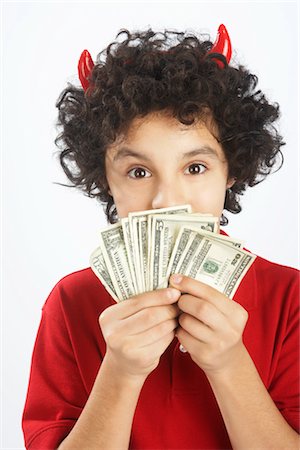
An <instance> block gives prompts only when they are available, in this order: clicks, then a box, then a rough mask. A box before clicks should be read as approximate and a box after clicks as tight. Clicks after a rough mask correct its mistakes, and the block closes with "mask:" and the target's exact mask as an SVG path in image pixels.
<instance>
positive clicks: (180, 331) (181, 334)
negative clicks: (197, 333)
mask: <svg viewBox="0 0 300 450" xmlns="http://www.w3.org/2000/svg"><path fill="white" fill-rule="evenodd" d="M176 337H177V339H178V341H179V342H180V344H181V345H182V347H183V348H184V349H185V351H187V352H189V353H194V351H195V349H198V351H199V345H200V346H201V345H204V346H206V345H207V344H206V343H203V342H202V341H199V339H196V338H195V337H194V336H192V335H191V334H190V333H188V332H187V331H186V330H185V329H184V328H181V327H179V328H177V330H176Z"/></svg>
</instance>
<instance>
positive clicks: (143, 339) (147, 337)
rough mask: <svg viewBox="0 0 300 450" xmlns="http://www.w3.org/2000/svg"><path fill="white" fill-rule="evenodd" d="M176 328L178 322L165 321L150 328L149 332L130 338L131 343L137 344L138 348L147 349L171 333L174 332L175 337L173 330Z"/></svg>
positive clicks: (172, 320) (174, 320)
mask: <svg viewBox="0 0 300 450" xmlns="http://www.w3.org/2000/svg"><path fill="white" fill-rule="evenodd" d="M177 326H178V322H177V320H176V319H170V320H166V321H165V322H162V323H160V324H159V325H156V326H155V327H152V328H150V330H146V331H143V332H142V333H139V334H137V335H135V336H132V341H133V340H134V341H135V342H138V346H139V347H140V348H142V347H147V346H149V345H152V344H155V343H156V342H158V341H160V340H161V339H162V338H164V336H166V335H169V334H170V333H171V332H174V336H175V331H174V330H175V329H176V328H177Z"/></svg>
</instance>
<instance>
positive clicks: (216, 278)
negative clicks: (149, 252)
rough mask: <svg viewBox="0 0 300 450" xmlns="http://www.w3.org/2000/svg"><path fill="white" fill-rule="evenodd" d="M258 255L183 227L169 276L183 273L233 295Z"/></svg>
mask: <svg viewBox="0 0 300 450" xmlns="http://www.w3.org/2000/svg"><path fill="white" fill-rule="evenodd" d="M184 242H185V243H184ZM176 254H177V256H176ZM255 258H256V256H255V255H253V254H251V253H250V252H247V251H246V250H242V249H240V248H238V247H235V246H230V245H228V244H224V243H222V242H221V241H217V240H213V239H211V238H210V237H209V236H207V234H203V233H202V234H201V231H195V230H191V229H187V228H185V227H183V228H182V229H181V230H180V232H179V234H178V237H177V240H176V242H175V245H174V248H173V252H172V255H171V259H170V265H169V268H168V273H167V276H168V277H169V276H170V275H171V274H172V273H181V274H182V275H186V276H188V277H191V278H194V279H196V280H199V281H202V282H204V283H206V284H208V285H210V286H212V287H214V288H215V289H218V290H219V291H220V292H222V293H224V294H225V295H226V296H227V297H229V298H233V296H234V294H235V292H236V290H237V288H238V287H239V285H240V283H241V281H242V279H243V277H244V276H245V274H246V273H247V271H248V270H249V268H250V267H251V265H252V264H253V262H254V260H255Z"/></svg>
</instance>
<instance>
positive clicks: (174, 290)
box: [167, 288, 180, 300]
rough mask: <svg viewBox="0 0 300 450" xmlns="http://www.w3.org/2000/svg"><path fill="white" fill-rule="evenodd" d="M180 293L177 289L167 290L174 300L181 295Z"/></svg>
mask: <svg viewBox="0 0 300 450" xmlns="http://www.w3.org/2000/svg"><path fill="white" fill-rule="evenodd" d="M179 294H180V292H179V291H177V289H173V288H168V290H167V295H168V297H169V298H170V299H172V300H174V299H175V298H176V299H177V298H178V297H179Z"/></svg>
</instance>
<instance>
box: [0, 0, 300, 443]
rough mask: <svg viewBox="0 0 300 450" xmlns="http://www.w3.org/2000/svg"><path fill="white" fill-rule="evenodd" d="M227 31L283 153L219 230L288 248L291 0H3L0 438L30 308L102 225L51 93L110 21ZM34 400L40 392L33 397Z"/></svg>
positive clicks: (293, 212)
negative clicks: (72, 185)
mask: <svg viewBox="0 0 300 450" xmlns="http://www.w3.org/2000/svg"><path fill="white" fill-rule="evenodd" d="M220 23H224V24H225V25H226V26H227V29H228V30H229V33H230V36H231V39H232V44H233V48H234V55H233V57H234V59H236V58H237V57H238V60H239V61H240V62H242V63H245V64H247V65H248V67H249V68H250V70H251V71H253V72H254V73H256V74H257V75H258V76H259V80H260V84H259V87H260V88H261V89H262V90H263V91H265V93H266V94H267V96H268V97H269V98H270V100H272V101H278V102H279V104H280V105H281V111H282V119H281V121H280V131H281V133H282V134H283V135H284V138H285V140H286V142H287V145H286V146H285V147H284V148H283V150H284V155H285V164H284V166H283V168H282V169H281V170H280V171H279V172H278V173H277V174H274V175H272V176H270V177H269V179H268V180H267V181H265V182H263V183H262V184H261V185H259V186H257V187H255V188H252V189H250V190H249V192H248V193H247V194H246V195H245V196H244V197H243V201H242V205H243V207H244V209H243V211H242V213H241V214H239V215H235V216H233V215H230V214H228V216H229V220H230V226H229V227H227V231H228V232H229V233H230V234H231V235H232V236H235V237H238V238H242V239H244V240H245V242H246V246H247V248H249V249H251V250H252V251H253V252H255V253H258V254H260V255H262V256H264V257H266V258H267V259H270V260H273V261H276V262H279V263H282V264H286V265H291V266H298V265H299V257H298V251H297V249H298V232H299V221H298V212H299V211H298V209H297V205H298V203H299V197H298V187H299V186H298V181H299V179H298V170H299V167H297V166H298V156H297V155H298V151H299V149H298V130H299V128H298V122H299V117H298V116H297V115H298V110H297V106H298V105H297V98H298V85H297V79H298V77H299V73H298V72H297V71H298V65H297V64H298V59H297V55H298V52H299V48H298V47H297V34H298V25H297V5H296V3H295V2H287V1H285V2H265V3H264V2H258V3H256V2H254V1H252V2H241V1H240V2H230V3H229V2H220V3H215V2H200V1H195V2H188V1H185V2H184V1H181V2H154V1H153V2H150V3H146V2H136V3H133V2H115V3H114V2H106V3H104V2H94V3H88V2H86V3H83V2H82V3H75V2H65V3H54V2H48V3H46V2H45V3H43V2H35V3H34V2H18V3H17V2H6V3H3V5H2V25H3V31H2V45H3V60H2V75H3V85H2V88H3V89H2V93H3V117H2V150H3V158H2V163H3V164H2V166H3V169H2V176H3V177H2V178H3V181H2V187H3V191H4V194H3V202H2V213H3V240H2V243H3V275H2V283H3V288H2V330H3V331H2V350H3V356H2V372H1V375H2V377H1V378H2V389H3V397H2V413H3V417H2V443H1V444H0V445H1V448H2V449H16V448H23V437H22V432H21V425H20V423H21V414H22V409H23V405H24V401H25V395H26V388H27V382H28V375H29V367H30V358H31V352H32V347H33V343H34V339H35V335H36V331H37V327H38V323H39V320H40V310H41V307H42V304H43V303H44V301H45V299H46V297H47V295H48V294H49V292H50V290H51V289H52V287H53V286H54V284H55V283H56V282H57V281H58V280H59V279H60V278H62V277H63V276H64V275H66V274H68V273H70V272H73V271H75V270H78V269H81V268H84V267H87V266H88V264H89V263H88V261H89V255H90V253H91V251H92V250H93V249H94V248H95V247H96V246H97V233H98V230H99V229H100V228H101V227H102V226H103V225H105V224H106V221H105V218H104V214H103V212H102V208H101V206H100V205H99V204H98V203H97V202H96V201H95V200H92V199H89V198H87V197H85V196H83V195H82V194H80V193H78V192H74V190H72V189H68V188H63V187H60V186H57V185H54V184H53V182H54V181H60V182H64V181H66V180H65V178H64V176H63V174H62V170H61V169H60V167H59V164H58V162H57V161H56V159H55V156H54V152H55V150H56V148H55V146H54V143H53V140H54V138H55V136H56V132H55V120H56V108H55V101H56V99H57V98H58V95H59V93H60V92H61V90H62V89H63V88H64V87H65V86H66V83H67V82H68V81H70V82H74V83H76V84H78V79H77V61H78V58H79V55H80V53H81V51H82V50H83V49H84V48H87V49H89V51H90V52H91V54H92V55H93V57H94V59H95V57H96V55H97V53H99V52H100V51H101V50H102V49H103V48H104V47H106V46H107V45H108V44H109V43H110V42H112V41H113V40H114V38H115V36H116V34H117V32H118V31H119V30H120V29H121V28H128V29H129V30H133V29H144V28H147V27H149V26H151V27H153V28H154V29H156V30H162V29H164V28H172V29H177V30H183V29H189V30H191V31H192V30H196V31H204V32H209V33H210V34H211V36H212V38H213V39H214V38H215V35H216V31H217V28H218V25H219V24H220ZM41 400H42V399H41Z"/></svg>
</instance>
